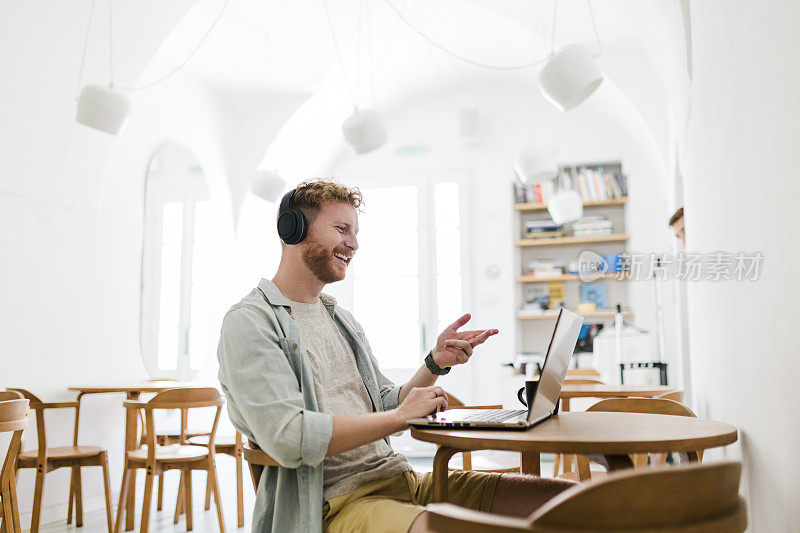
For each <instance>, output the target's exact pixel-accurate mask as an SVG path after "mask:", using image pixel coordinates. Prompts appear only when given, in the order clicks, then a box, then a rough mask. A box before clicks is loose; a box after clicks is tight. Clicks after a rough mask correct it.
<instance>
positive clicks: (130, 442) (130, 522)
mask: <svg viewBox="0 0 800 533" xmlns="http://www.w3.org/2000/svg"><path fill="white" fill-rule="evenodd" d="M194 386H196V384H195V383H191V382H187V381H170V380H163V381H142V382H141V383H138V384H127V385H125V384H122V385H108V386H102V385H91V386H86V387H83V386H74V387H67V390H71V391H77V392H78V396H77V398H76V399H77V401H78V409H79V410H80V401H81V398H82V397H84V396H86V395H87V394H109V393H123V392H124V393H125V398H126V399H127V400H138V399H139V396H141V395H142V394H143V393H152V392H161V391H164V390H167V389H174V388H177V387H194ZM77 431H78V418H77V416H76V417H75V432H76V433H75V435H76V438H77ZM138 438H139V420H138V419H137V417H136V413H135V412H134V411H133V410H131V409H125V451H126V452H127V451H130V450H135V449H136V448H137V447H138ZM73 470H75V469H73ZM79 472H80V471H79V470H78V474H73V476H75V475H77V476H78V483H80V473H79ZM70 494H71V491H70ZM70 498H71V496H70ZM135 501H136V480H135V477H134V476H131V482H130V484H129V485H128V499H127V501H126V504H125V511H126V515H125V531H131V530H132V529H133V526H134V518H135V516H136V514H135V509H134V504H135ZM70 503H71V502H70ZM117 512H120V511H119V510H118V511H117Z"/></svg>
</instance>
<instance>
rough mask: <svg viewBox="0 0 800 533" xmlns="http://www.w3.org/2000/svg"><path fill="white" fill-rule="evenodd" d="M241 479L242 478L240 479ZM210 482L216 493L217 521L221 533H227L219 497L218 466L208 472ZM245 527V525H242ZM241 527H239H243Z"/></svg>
mask: <svg viewBox="0 0 800 533" xmlns="http://www.w3.org/2000/svg"><path fill="white" fill-rule="evenodd" d="M240 479H241V478H240ZM208 481H209V482H210V484H211V490H213V491H214V504H215V505H216V507H217V519H218V520H219V532H220V533H225V519H224V518H223V515H222V503H221V502H220V497H219V481H218V480H217V467H216V465H214V466H212V467H211V469H210V470H209V471H208ZM242 525H244V524H242ZM242 525H240V526H239V527H242Z"/></svg>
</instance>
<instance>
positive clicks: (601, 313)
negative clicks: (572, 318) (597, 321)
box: [517, 309, 633, 320]
mask: <svg viewBox="0 0 800 533" xmlns="http://www.w3.org/2000/svg"><path fill="white" fill-rule="evenodd" d="M615 313H616V311H614V310H613V309H600V310H598V311H585V312H583V313H580V312H579V313H578V314H579V315H581V316H582V317H584V318H614V314H615ZM557 316H558V313H542V314H541V315H517V320H555V318H556V317H557ZM622 316H633V311H631V310H626V311H623V312H622Z"/></svg>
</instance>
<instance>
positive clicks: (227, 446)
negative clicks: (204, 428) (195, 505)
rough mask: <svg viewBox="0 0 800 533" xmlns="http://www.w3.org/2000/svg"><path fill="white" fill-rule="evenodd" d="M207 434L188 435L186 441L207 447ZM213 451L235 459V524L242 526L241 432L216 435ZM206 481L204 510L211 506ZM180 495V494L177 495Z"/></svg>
mask: <svg viewBox="0 0 800 533" xmlns="http://www.w3.org/2000/svg"><path fill="white" fill-rule="evenodd" d="M208 439H209V436H208V435H197V436H194V437H190V438H189V439H188V443H189V445H191V446H204V447H206V448H207V447H208ZM214 451H215V452H216V453H217V454H220V453H222V454H225V455H230V456H231V457H233V458H234V459H235V460H236V525H238V526H239V527H244V485H243V467H242V434H241V433H239V432H238V431H237V432H236V434H235V435H233V436H232V437H217V438H216V439H215V441H214ZM209 481H210V480H208V481H207V482H206V501H205V510H206V511H208V510H209V509H210V508H211V492H212V491H211V483H210V482H209ZM179 496H180V495H179Z"/></svg>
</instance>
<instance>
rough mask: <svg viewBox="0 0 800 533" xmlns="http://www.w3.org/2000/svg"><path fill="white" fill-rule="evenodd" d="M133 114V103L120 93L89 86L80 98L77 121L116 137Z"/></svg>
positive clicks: (82, 91)
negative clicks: (131, 113)
mask: <svg viewBox="0 0 800 533" xmlns="http://www.w3.org/2000/svg"><path fill="white" fill-rule="evenodd" d="M130 112H131V102H130V100H129V99H128V97H127V96H125V95H124V94H123V93H121V92H120V91H117V90H114V89H111V88H109V87H104V86H102V85H87V86H85V87H84V88H83V89H81V93H80V95H79V96H78V106H77V109H76V111H75V120H77V121H78V122H80V123H81V124H85V125H86V126H89V127H90V128H94V129H97V130H100V131H105V132H106V133H110V134H111V135H116V134H118V133H119V132H120V130H121V129H122V126H123V125H124V124H125V119H127V118H128V115H129V114H130Z"/></svg>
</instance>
